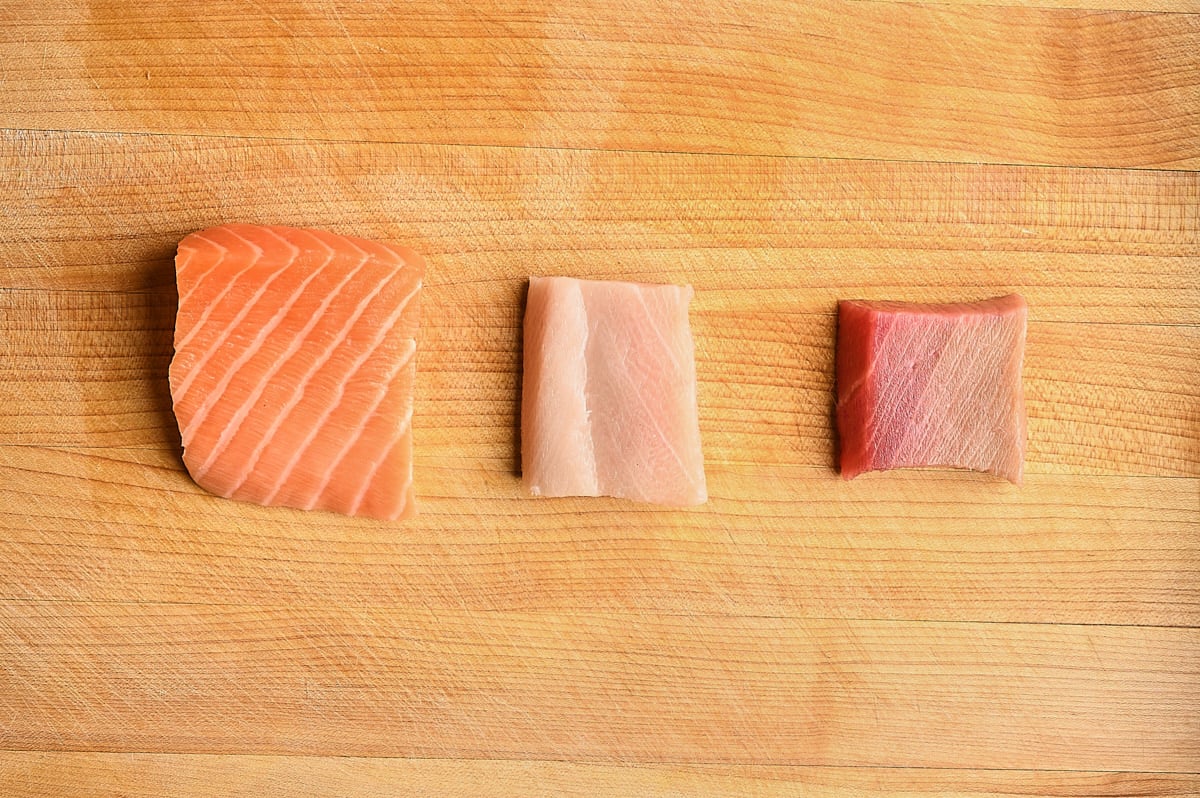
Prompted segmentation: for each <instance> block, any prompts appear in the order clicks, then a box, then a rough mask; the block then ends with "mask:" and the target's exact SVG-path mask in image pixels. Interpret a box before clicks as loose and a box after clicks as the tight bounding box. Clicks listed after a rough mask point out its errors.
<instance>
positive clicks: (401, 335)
mask: <svg viewBox="0 0 1200 798" xmlns="http://www.w3.org/2000/svg"><path fill="white" fill-rule="evenodd" d="M175 272H176V279H177V281H178V285H179V315H178V317H177V319H176V324H175V357H174V358H173V359H172V361H171V369H170V382H171V398H172V400H173V402H174V406H175V417H176V420H177V421H178V422H179V432H180V436H181V437H182V440H183V461H184V464H185V465H186V466H187V469H188V472H189V473H190V474H191V475H192V478H193V479H194V480H195V481H196V483H197V484H199V485H200V486H201V487H202V488H204V489H206V490H208V491H210V492H212V493H215V494H217V495H218V496H224V497H227V498H231V499H239V500H242V501H247V502H254V503H257V504H263V505H283V506H288V507H299V508H303V509H307V510H312V509H321V510H332V511H335V512H339V513H345V514H346V515H360V516H368V517H371V518H380V519H386V520H393V519H397V518H404V517H407V516H409V515H411V514H413V513H414V512H415V507H416V505H415V503H414V501H413V496H412V479H413V477H412V413H413V379H414V376H415V373H416V366H415V361H414V356H415V353H416V348H417V342H416V337H417V323H418V297H419V294H420V291H421V280H422V278H423V277H424V273H425V264H424V261H423V260H422V259H421V257H420V256H419V255H417V254H416V253H415V252H412V251H411V250H408V249H405V248H401V247H393V246H386V245H384V244H380V243H376V242H372V241H365V240H362V239H358V238H349V237H346V236H339V235H334V234H333V233H327V232H323V231H320V230H302V229H296V228H290V227H268V226H260V225H246V224H228V225H221V226H219V227H212V228H209V229H207V230H202V231H200V232H198V233H193V234H191V235H189V236H187V237H186V238H185V239H183V241H181V242H180V244H179V250H178V253H177V255H176V258H175Z"/></svg>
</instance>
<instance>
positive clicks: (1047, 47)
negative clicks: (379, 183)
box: [0, 0, 1200, 169]
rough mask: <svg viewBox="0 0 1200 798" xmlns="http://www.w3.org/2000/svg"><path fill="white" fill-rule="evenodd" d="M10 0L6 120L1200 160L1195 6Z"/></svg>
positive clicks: (603, 143) (1047, 159) (681, 146)
mask: <svg viewBox="0 0 1200 798" xmlns="http://www.w3.org/2000/svg"><path fill="white" fill-rule="evenodd" d="M0 15H2V16H3V18H5V20H6V23H7V24H5V25H4V26H2V27H0V48H3V50H4V52H5V53H6V58H5V81H4V84H3V86H2V87H0V92H2V93H0V97H2V99H3V103H0V108H3V109H4V111H3V113H0V126H3V127H19V128H52V129H63V130H78V129H90V130H109V131H112V130H117V131H128V130H136V131H153V132H166V133H216V134H221V135H242V136H285V137H293V136H295V137H299V138H304V139H323V138H336V139H346V140H364V139H365V140H386V141H421V142H439V143H476V144H502V145H506V146H538V147H573V148H604V149H637V150H659V151H661V150H687V151H721V152H733V153H742V154H768V155H819V156H837V157H855V158H886V159H919V160H951V161H966V162H975V161H992V162H996V161H999V162H1006V163H1008V162H1021V163H1052V164H1072V165H1088V166H1138V167H1146V166H1169V167H1177V168H1192V169H1194V168H1196V167H1197V165H1200V121H1198V116H1197V110H1198V103H1200V92H1198V91H1197V64H1198V63H1200V61H1198V59H1200V55H1197V52H1198V49H1197V47H1196V43H1197V34H1198V31H1200V16H1197V15H1185V14H1133V13H1124V12H1108V13H1095V12H1084V11H1074V10H1053V9H1042V8H1017V9H1014V8H1003V7H1001V8H994V7H990V6H953V5H951V6H946V5H937V4H923V5H913V4H896V3H891V2H844V1H842V0H821V1H820V2H814V3H803V4H797V3H790V2H784V1H783V0H760V1H758V2H749V3H695V4H691V5H690V6H689V9H688V13H685V14H680V13H678V9H677V8H676V7H675V6H674V5H671V4H654V3H642V4H634V5H631V4H629V3H613V2H609V1H608V0H573V1H572V2H558V1H557V0H556V2H538V3H533V4H528V3H522V4H516V3H499V2H493V3H488V4H486V5H485V6H480V5H479V4H477V3H470V2H451V3H447V2H420V3H407V4H405V6H404V12H403V14H402V15H401V16H397V15H396V13H395V12H394V11H392V10H391V9H390V7H389V6H387V5H385V4H383V3H379V2H373V3H342V2H334V3H320V4H317V3H305V2H301V1H300V0H290V2H273V3H271V4H270V6H269V7H267V6H261V5H258V4H252V3H243V2H220V3H206V4H204V6H203V7H197V6H195V5H194V4H191V3H187V2H182V0H173V1H172V2H166V3H156V4H154V5H152V6H143V5H141V4H129V3H125V2H120V0H108V1H107V2H90V3H87V4H86V5H84V4H83V3H81V2H78V0H54V1H53V2H47V3H39V4H37V5H35V6H30V5H28V4H26V3H21V2H12V1H11V0H10V2H7V3H6V4H5V5H4V7H3V8H0ZM913 42H920V46H919V47H915V46H913V44H912V43H913Z"/></svg>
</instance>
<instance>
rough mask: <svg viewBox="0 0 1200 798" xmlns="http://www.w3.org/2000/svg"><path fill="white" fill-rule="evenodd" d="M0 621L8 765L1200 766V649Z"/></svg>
mask: <svg viewBox="0 0 1200 798" xmlns="http://www.w3.org/2000/svg"><path fill="white" fill-rule="evenodd" d="M0 624H2V625H3V626H4V627H5V628H7V629H8V630H9V634H6V635H5V636H4V637H3V638H0V666H2V667H0V696H3V697H4V699H3V702H2V703H0V746H2V747H5V748H22V749H35V750H36V749H58V748H61V749H67V750H73V749H101V750H128V751H147V752H178V753H204V752H208V753H226V752H233V751H237V752H241V753H310V754H311V753H322V752H327V751H330V750H336V751H338V752H339V753H342V754H352V755H372V756H377V755H398V756H419V757H438V758H462V757H468V758H477V757H483V758H504V759H526V758H530V759H541V758H554V759H581V760H597V761H609V760H615V761H618V762H663V761H669V762H683V763H707V762H712V763H739V764H775V765H853V766H861V765H875V766H879V765H884V766H887V765H898V766H922V767H965V768H1036V769H1050V770H1143V771H1160V770H1161V771H1186V770H1189V769H1193V768H1195V765H1196V762H1197V761H1200V716H1197V714H1196V713H1195V711H1194V709H1195V706H1196V704H1197V702H1198V701H1200V630H1197V629H1167V628H1149V627H1142V628H1131V627H1102V626H1091V627H1081V626H1069V625H1022V624H950V623H903V622H883V621H819V620H799V619H790V618H752V617H738V618H733V617H714V616H708V615H693V614H683V615H660V614H655V613H637V614H624V613H620V612H607V613H603V614H598V613H592V612H586V611H580V612H572V613H569V614H568V613H508V612H486V613H479V612H473V611H463V610H457V611H455V610H447V609H441V610H437V611H434V610H423V609H407V610H399V609H386V610H385V609H381V608H366V607H353V606H346V607H344V608H334V607H325V608H291V607H218V606H209V605H168V604H132V603H130V604H127V603H110V604H92V603H77V602H45V601H22V602H13V601H0ZM1133 740H1136V741H1137V743H1136V745H1132V744H1131V743H1130V741H1133Z"/></svg>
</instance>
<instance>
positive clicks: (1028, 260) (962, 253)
mask: <svg viewBox="0 0 1200 798" xmlns="http://www.w3.org/2000/svg"><path fill="white" fill-rule="evenodd" d="M0 173H2V174H6V175H8V179H5V180H3V181H0V203H2V204H3V206H4V207H5V208H6V211H7V214H8V216H7V218H6V224H5V225H4V226H3V228H0V283H2V284H3V285H5V286H6V287H13V288H17V287H24V288H72V289H84V288H89V289H121V290H138V289H144V288H147V287H153V286H160V287H161V286H166V285H170V284H171V283H172V282H173V270H172V268H171V265H170V259H171V257H172V255H173V252H174V248H175V245H176V243H177V242H178V241H179V239H180V238H182V237H183V236H184V235H186V234H187V233H189V232H191V231H193V230H196V229H199V228H201V227H205V226H208V225H211V224H217V223H222V222H227V221H229V220H234V219H236V220H243V221H251V222H255V221H261V222H271V223H285V224H299V225H308V226H318V227H326V228H332V229H336V230H341V231H344V232H351V233H357V234H360V235H363V236H368V237H373V238H381V239H389V240H399V241H403V242H406V243H408V244H410V245H411V246H413V247H414V248H416V249H418V250H419V251H421V252H422V253H424V254H425V255H427V256H428V257H429V258H430V260H431V268H430V274H429V282H430V284H431V286H432V287H445V290H446V291H447V292H448V293H447V297H448V298H449V297H450V296H453V298H454V299H456V300H458V301H471V300H472V299H473V298H475V299H479V298H483V297H488V296H490V297H497V296H498V295H497V294H496V293H489V292H495V291H497V290H499V291H505V290H509V289H510V285H511V284H510V283H509V281H512V280H518V279H524V278H526V277H527V276H528V275H529V274H531V273H582V274H593V275H599V274H605V275H608V276H610V277H614V278H622V277H623V278H627V279H657V280H665V279H679V280H689V281H692V282H695V283H697V284H699V285H700V287H703V288H705V289H706V290H708V291H710V292H711V291H714V290H721V291H723V292H725V293H726V296H725V298H724V300H723V301H724V306H726V307H738V308H764V307H765V308H769V309H772V310H804V311H814V310H819V311H827V310H828V308H829V307H831V306H832V304H833V303H834V302H835V301H836V300H837V299H839V298H845V297H847V296H864V295H867V296H893V297H895V298H907V297H917V298H925V299H929V300H938V299H941V298H962V297H963V296H964V294H967V293H971V294H974V293H984V294H986V293H991V292H997V291H1006V290H1011V289H1012V288H1014V287H1017V288H1021V289H1022V290H1027V291H1029V292H1030V293H1031V297H1030V298H1031V300H1032V303H1033V306H1034V307H1033V313H1034V318H1038V319H1055V320H1072V321H1088V320H1103V321H1126V322H1151V323H1189V324H1197V323H1200V310H1198V306H1200V300H1198V299H1197V296H1198V294H1200V285H1198V284H1197V280H1196V274H1197V272H1198V271H1200V212H1198V211H1200V173H1190V172H1163V171H1145V170H1143V171H1134V170H1113V169H1059V168H1034V167H1020V166H989V165H979V164H929V163H924V164H921V163H882V162H864V161H827V160H812V159H787V158H744V157H730V156H714V155H687V154H648V153H626V152H564V151H550V150H523V149H512V148H495V147H453V146H436V145H429V146H413V145H381V144H360V143H353V142H319V143H295V142H264V141H244V140H229V139H205V138H180V137H163V136H140V135H139V136H134V135H95V136H88V135H78V134H46V133H21V132H16V133H14V132H11V131H9V132H0ZM451 287H453V288H451ZM782 289H793V290H791V291H784V290H782ZM450 291H453V294H450V293H449V292H450ZM510 295H511V294H508V293H504V294H502V296H503V297H508V296H510Z"/></svg>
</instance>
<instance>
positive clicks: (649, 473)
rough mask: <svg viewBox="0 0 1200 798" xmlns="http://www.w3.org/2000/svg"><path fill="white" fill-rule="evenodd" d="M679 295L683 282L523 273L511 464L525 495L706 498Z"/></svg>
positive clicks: (687, 295)
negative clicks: (517, 458) (520, 371)
mask: <svg viewBox="0 0 1200 798" xmlns="http://www.w3.org/2000/svg"><path fill="white" fill-rule="evenodd" d="M691 298H692V289H691V287H690V286H676V285H643V284H637V283H622V282H606V281H595V280H575V279H571V278H567V277H534V278H531V279H530V281H529V300H528V303H527V305H526V309H525V355H524V357H525V374H524V381H523V391H522V401H521V464H522V471H523V475H522V477H523V481H524V484H525V487H526V488H527V490H528V491H529V492H530V493H531V494H533V495H535V496H617V497H620V498H626V499H633V500H636V501H642V502H650V503H654V504H664V505H673V506H683V505H695V504H703V503H704V502H705V501H706V500H707V498H708V491H707V487H706V484H705V479H704V458H703V456H702V454H701V451H700V422H699V417H698V412H697V406H696V364H695V354H694V347H693V344H692V333H691V328H690V326H689V325H688V303H689V302H690V301H691Z"/></svg>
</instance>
